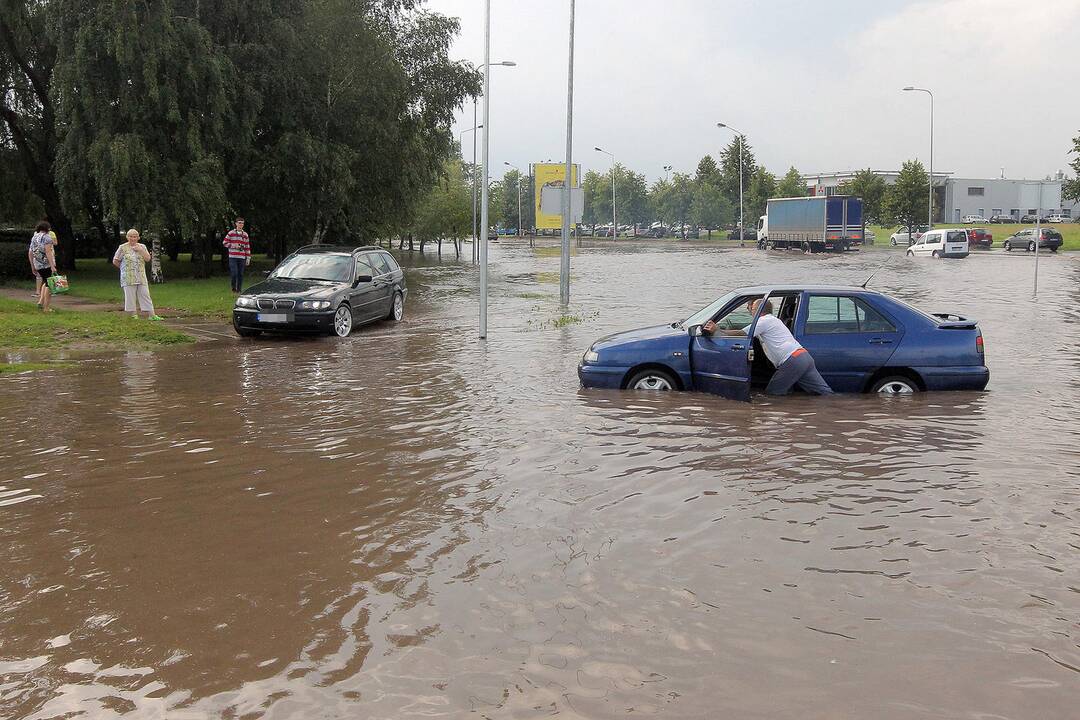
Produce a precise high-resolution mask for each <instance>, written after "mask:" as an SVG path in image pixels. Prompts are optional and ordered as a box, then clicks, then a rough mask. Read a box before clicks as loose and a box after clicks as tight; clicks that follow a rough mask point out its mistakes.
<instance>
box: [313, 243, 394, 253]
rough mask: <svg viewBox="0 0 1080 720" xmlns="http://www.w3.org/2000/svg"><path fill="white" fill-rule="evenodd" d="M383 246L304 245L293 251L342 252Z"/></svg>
mask: <svg viewBox="0 0 1080 720" xmlns="http://www.w3.org/2000/svg"><path fill="white" fill-rule="evenodd" d="M381 249H382V248H379V247H376V246H374V245H355V246H354V245H322V244H318V245H304V246H302V247H298V248H296V250H294V251H293V252H302V251H304V250H318V251H320V252H342V253H354V252H368V251H370V250H381Z"/></svg>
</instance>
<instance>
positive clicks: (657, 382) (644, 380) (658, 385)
mask: <svg viewBox="0 0 1080 720" xmlns="http://www.w3.org/2000/svg"><path fill="white" fill-rule="evenodd" d="M677 387H678V386H677V385H676V384H675V378H673V377H671V375H670V374H668V373H666V372H664V371H663V370H657V369H655V368H650V369H648V370H642V371H640V372H637V373H634V376H633V377H631V378H630V380H629V381H628V382H627V383H626V388H627V389H628V390H675V389H677Z"/></svg>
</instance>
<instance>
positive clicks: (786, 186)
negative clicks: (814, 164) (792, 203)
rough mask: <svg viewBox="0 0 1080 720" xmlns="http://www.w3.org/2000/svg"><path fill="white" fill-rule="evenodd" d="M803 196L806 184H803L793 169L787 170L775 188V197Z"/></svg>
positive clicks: (796, 171) (800, 177)
mask: <svg viewBox="0 0 1080 720" xmlns="http://www.w3.org/2000/svg"><path fill="white" fill-rule="evenodd" d="M805 195H806V183H804V182H803V179H802V175H800V174H799V171H798V170H796V169H795V168H794V167H791V168H788V171H787V172H786V173H785V174H784V177H783V178H781V179H780V182H779V184H777V186H776V195H775V197H782V198H786V197H803V196H805Z"/></svg>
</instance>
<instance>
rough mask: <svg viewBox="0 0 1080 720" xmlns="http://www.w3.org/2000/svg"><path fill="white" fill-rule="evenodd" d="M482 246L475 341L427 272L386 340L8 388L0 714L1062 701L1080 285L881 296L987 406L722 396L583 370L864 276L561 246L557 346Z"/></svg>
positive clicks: (454, 272)
mask: <svg viewBox="0 0 1080 720" xmlns="http://www.w3.org/2000/svg"><path fill="white" fill-rule="evenodd" d="M467 254H468V253H467V252H466V255H467ZM493 257H494V260H495V262H496V264H495V265H494V266H493V293H492V315H491V318H490V321H491V333H490V336H489V339H488V341H487V342H486V343H484V344H481V343H479V342H477V341H476V340H474V327H475V314H474V313H475V304H474V297H473V293H472V291H471V289H470V288H473V287H475V273H476V271H475V269H474V268H472V267H470V266H469V265H467V264H457V263H452V262H446V263H444V264H438V263H433V262H431V261H430V260H429V261H425V263H424V264H423V265H420V266H418V267H414V268H413V269H412V270H411V272H410V277H409V280H410V287H411V288H412V291H413V292H412V293H411V294H410V299H409V305H408V308H407V314H408V316H407V319H406V321H405V322H403V323H401V324H400V325H399V326H396V327H391V326H388V325H376V326H373V327H370V328H365V329H364V330H362V331H360V332H358V333H357V334H356V335H355V336H354V337H353V338H350V339H348V340H346V341H338V340H336V339H332V338H324V339H314V340H312V339H305V340H290V339H261V340H258V341H254V342H252V341H244V342H237V343H220V344H201V345H199V346H198V347H194V348H186V349H182V350H179V351H169V352H162V353H146V352H129V353H121V354H116V355H112V356H109V357H105V358H103V359H101V360H100V361H95V362H91V363H85V364H83V365H81V366H80V367H79V369H77V370H74V371H71V372H68V373H63V374H45V375H23V376H18V377H15V378H10V379H4V380H3V381H2V382H3V387H4V392H3V394H2V395H0V429H2V431H3V436H4V437H6V438H9V440H8V442H7V443H5V444H4V445H3V446H0V462H2V467H3V468H4V473H3V475H2V476H0V486H2V487H0V538H2V541H3V547H4V550H5V553H4V557H5V563H4V564H3V566H2V568H3V569H2V570H0V608H2V610H3V612H2V613H0V716H3V717H14V718H54V717H62V716H66V717H70V716H82V717H110V716H117V715H124V714H130V715H132V716H135V717H169V718H174V717H177V718H185V717H192V718H202V717H207V716H210V717H218V716H223V717H255V716H260V715H266V716H268V717H297V718H307V717H313V716H318V717H380V718H381V717H385V718H400V717H410V716H414V715H421V716H425V717H430V716H436V717H462V716H466V715H469V714H473V713H475V714H477V715H478V716H481V717H538V716H547V715H552V714H557V715H564V716H567V717H610V716H614V715H623V714H627V713H635V714H641V713H645V714H649V713H652V714H665V715H667V716H669V717H711V716H717V709H722V710H723V713H721V714H723V715H724V716H730V717H739V718H756V717H761V718H766V717H767V718H783V717H790V718H841V717H843V718H849V717H850V718H864V717H874V718H910V717H1005V718H1031V717H1039V718H1066V717H1071V716H1072V715H1073V714H1074V712H1075V710H1074V709H1075V707H1076V705H1077V702H1078V701H1080V639H1078V632H1080V631H1078V627H1077V624H1076V618H1077V616H1078V610H1080V584H1078V581H1077V577H1078V571H1080V561H1078V560H1077V557H1078V554H1077V548H1078V540H1077V538H1078V537H1080V521H1078V520H1077V518H1080V491H1078V490H1077V488H1078V487H1080V483H1078V481H1080V471H1078V466H1080V463H1078V459H1080V458H1078V454H1077V451H1076V449H1075V448H1076V447H1077V446H1078V445H1080V437H1078V435H1080V432H1078V429H1077V428H1078V426H1077V424H1076V422H1075V407H1076V406H1077V402H1078V401H1080V384H1078V383H1077V372H1078V371H1080V367H1078V356H1080V354H1078V353H1077V352H1076V348H1077V347H1080V323H1078V322H1077V321H1078V319H1080V314H1078V311H1077V308H1076V306H1075V305H1074V304H1072V303H1070V302H1068V301H1067V298H1069V297H1071V293H1072V291H1073V290H1072V289H1073V288H1075V286H1076V283H1077V281H1078V280H1080V263H1078V262H1077V261H1076V260H1074V259H1070V258H1058V257H1054V258H1051V259H1050V260H1048V261H1046V262H1044V263H1043V264H1042V265H1041V267H1040V271H1041V272H1040V275H1041V276H1042V278H1041V279H1042V288H1041V290H1042V291H1041V292H1040V296H1039V299H1038V300H1035V299H1034V298H1032V296H1031V293H1030V276H1029V275H1028V274H1027V272H1028V270H1029V268H1028V264H1027V263H1026V262H1025V261H1023V260H1022V259H1014V258H1011V257H1004V256H999V257H994V256H986V255H981V256H972V257H971V258H969V259H968V260H966V261H963V262H961V263H930V262H912V261H906V260H904V259H903V258H900V257H895V258H893V259H891V260H890V261H889V264H888V265H886V267H885V269H883V270H882V271H881V272H880V273H879V274H878V276H877V277H876V278H875V280H874V281H873V283H872V285H874V286H877V287H878V288H879V289H882V290H885V291H888V292H892V293H895V294H896V295H898V296H899V297H902V298H904V299H906V300H908V301H910V302H913V303H915V304H917V305H918V306H920V307H922V308H924V309H928V310H950V311H955V312H961V313H965V314H970V315H973V316H976V317H978V318H979V319H980V320H981V323H982V327H983V330H984V333H985V335H986V343H987V355H988V359H989V364H990V366H991V371H992V378H991V384H990V390H989V391H988V392H985V393H952V394H948V393H943V394H936V395H922V396H915V397H911V398H877V397H865V396H839V397H835V398H827V399H817V398H807V397H801V396H795V397H791V398H784V399H779V400H777V399H770V398H764V397H762V398H756V399H755V402H754V403H753V404H752V405H745V404H741V403H731V402H727V401H724V400H721V399H718V398H714V397H711V396H706V395H697V394H660V395H649V394H631V393H610V392H594V391H585V390H581V389H580V388H578V386H577V380H576V376H575V372H574V370H575V363H576V361H577V358H578V357H579V355H580V353H581V351H582V350H583V349H584V348H585V347H586V346H587V345H588V344H589V342H590V341H591V340H593V339H595V337H597V336H599V335H601V334H605V333H607V332H610V331H614V330H619V329H624V328H628V327H633V326H635V325H641V324H649V323H657V322H666V321H670V320H671V319H673V318H676V317H683V316H685V315H686V314H687V313H688V312H689V311H692V310H694V309H696V307H697V306H700V305H703V304H704V303H706V302H707V301H709V300H710V299H712V297H714V296H715V295H717V294H719V293H721V292H723V291H724V290H726V289H728V288H729V287H731V286H734V285H739V284H749V283H758V282H794V281H799V280H804V281H805V280H808V279H812V280H813V281H814V282H822V283H832V282H835V283H855V284H858V283H861V282H862V281H863V280H865V278H866V276H867V275H869V273H870V272H872V271H873V270H874V269H875V268H876V267H877V266H878V265H880V263H881V261H882V260H883V259H884V257H886V256H884V255H882V254H872V255H867V256H858V255H852V256H845V257H836V258H804V257H802V256H790V257H788V256H782V255H780V256H772V255H768V256H767V255H764V254H761V253H756V252H738V251H722V250H716V249H713V248H707V247H706V246H704V245H700V244H692V243H691V244H674V245H670V246H664V247H663V248H660V249H649V248H647V247H645V246H642V245H632V244H629V243H626V244H619V245H608V246H604V247H596V248H584V249H582V250H580V251H579V253H578V254H577V255H576V256H575V265H574V287H573V292H574V297H575V298H576V299H575V306H574V307H573V308H572V309H571V310H572V312H574V313H576V314H578V315H580V316H581V317H582V318H584V321H583V322H581V323H579V324H572V325H570V326H566V327H562V328H559V329H554V330H544V329H539V328H541V327H542V322H543V321H544V320H550V319H551V318H553V317H557V316H558V315H559V314H560V310H559V308H558V305H557V301H558V285H557V276H554V277H555V280H554V282H552V281H551V279H552V273H553V272H555V271H557V267H558V258H557V256H554V255H552V256H550V257H549V256H547V255H545V254H543V253H536V252H533V251H530V250H529V249H528V248H521V247H506V246H502V247H497V248H495V249H493ZM958 273H962V275H960V276H959V277H960V279H959V280H958V279H957V278H958ZM50 397H54V398H55V401H54V402H53V404H52V407H54V408H55V409H54V410H52V411H50V412H40V411H39V410H40V408H41V405H42V399H43V398H50Z"/></svg>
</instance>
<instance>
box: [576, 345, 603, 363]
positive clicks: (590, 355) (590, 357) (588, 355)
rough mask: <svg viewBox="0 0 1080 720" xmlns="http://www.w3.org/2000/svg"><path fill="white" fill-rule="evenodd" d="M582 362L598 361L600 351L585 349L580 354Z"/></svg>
mask: <svg viewBox="0 0 1080 720" xmlns="http://www.w3.org/2000/svg"><path fill="white" fill-rule="evenodd" d="M581 361H582V362H587V363H594V362H599V361H600V353H598V352H596V351H595V350H593V349H592V348H589V349H588V350H586V351H585V354H584V355H582V356H581Z"/></svg>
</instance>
